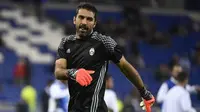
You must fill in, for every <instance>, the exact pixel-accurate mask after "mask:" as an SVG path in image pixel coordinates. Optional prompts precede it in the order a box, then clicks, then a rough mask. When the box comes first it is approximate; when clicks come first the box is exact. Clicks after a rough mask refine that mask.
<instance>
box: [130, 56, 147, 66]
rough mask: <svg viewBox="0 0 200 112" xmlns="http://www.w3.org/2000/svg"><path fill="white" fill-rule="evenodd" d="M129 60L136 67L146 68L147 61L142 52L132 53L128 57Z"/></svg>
mask: <svg viewBox="0 0 200 112" xmlns="http://www.w3.org/2000/svg"><path fill="white" fill-rule="evenodd" d="M127 59H128V60H129V62H130V63H131V64H132V65H133V66H134V67H136V68H145V61H144V59H143V57H142V56H141V55H140V54H134V53H132V54H130V55H129V56H128V58H127Z"/></svg>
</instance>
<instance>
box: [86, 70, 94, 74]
mask: <svg viewBox="0 0 200 112" xmlns="http://www.w3.org/2000/svg"><path fill="white" fill-rule="evenodd" d="M86 71H87V72H88V73H89V74H94V73H95V71H94V70H86Z"/></svg>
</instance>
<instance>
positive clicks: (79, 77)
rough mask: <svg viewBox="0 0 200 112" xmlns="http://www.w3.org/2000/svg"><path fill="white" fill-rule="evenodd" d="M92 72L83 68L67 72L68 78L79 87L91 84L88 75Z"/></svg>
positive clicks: (90, 78)
mask: <svg viewBox="0 0 200 112" xmlns="http://www.w3.org/2000/svg"><path fill="white" fill-rule="evenodd" d="M94 72H95V71H92V70H85V69H83V68H81V69H78V70H75V69H71V71H69V76H70V77H71V78H72V79H74V80H76V82H78V83H79V84H80V85H81V86H88V85H90V84H91V82H92V77H91V76H90V74H93V73H94Z"/></svg>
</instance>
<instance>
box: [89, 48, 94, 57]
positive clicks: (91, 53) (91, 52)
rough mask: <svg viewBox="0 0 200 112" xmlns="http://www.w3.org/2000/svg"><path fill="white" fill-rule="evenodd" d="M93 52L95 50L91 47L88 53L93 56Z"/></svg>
mask: <svg viewBox="0 0 200 112" xmlns="http://www.w3.org/2000/svg"><path fill="white" fill-rule="evenodd" d="M94 53H95V50H94V48H91V49H90V50H89V54H90V56H93V55H94Z"/></svg>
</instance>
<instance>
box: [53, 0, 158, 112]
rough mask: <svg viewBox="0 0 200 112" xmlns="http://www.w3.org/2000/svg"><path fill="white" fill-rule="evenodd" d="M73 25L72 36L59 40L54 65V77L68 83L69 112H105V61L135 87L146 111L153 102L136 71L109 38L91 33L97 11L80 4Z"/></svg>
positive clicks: (92, 7)
mask: <svg viewBox="0 0 200 112" xmlns="http://www.w3.org/2000/svg"><path fill="white" fill-rule="evenodd" d="M73 23H74V24H75V26H76V34H75V35H70V36H67V37H65V38H63V39H62V41H61V43H60V45H59V47H58V57H57V60H56V62H55V77H56V78H57V79H62V80H68V85H69V92H70V102H69V107H68V110H69V112H107V111H108V109H107V106H106V103H105V101H104V92H105V74H106V72H107V68H108V61H109V60H112V61H113V62H114V63H116V64H117V65H118V67H119V68H120V69H121V71H122V72H123V73H124V75H125V76H126V77H127V78H128V79H129V80H130V81H131V82H132V84H134V85H135V86H136V87H137V89H138V90H139V92H140V95H141V97H142V98H143V99H144V101H145V102H146V104H147V105H146V107H148V108H147V110H150V105H151V104H153V103H154V100H155V99H154V97H153V95H152V94H151V93H150V92H149V91H148V90H146V88H145V86H144V84H143V82H142V79H141V78H140V75H139V74H138V72H137V71H136V70H135V68H134V67H132V66H131V65H130V64H129V63H128V62H127V61H126V59H125V58H124V56H123V54H122V53H121V50H120V49H119V46H118V45H117V43H116V42H115V41H114V40H113V39H112V38H111V37H109V36H105V35H102V34H100V33H98V32H96V31H93V28H94V27H95V25H96V23H97V9H96V8H95V7H94V6H93V5H91V4H89V3H83V4H80V5H79V6H78V7H77V10H76V15H75V17H74V18H73Z"/></svg>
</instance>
